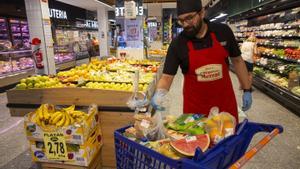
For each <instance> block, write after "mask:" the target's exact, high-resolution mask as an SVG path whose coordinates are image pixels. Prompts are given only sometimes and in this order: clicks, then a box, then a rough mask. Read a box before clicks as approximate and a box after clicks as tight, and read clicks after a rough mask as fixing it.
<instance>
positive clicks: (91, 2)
mask: <svg viewBox="0 0 300 169" xmlns="http://www.w3.org/2000/svg"><path fill="white" fill-rule="evenodd" d="M57 1H60V2H63V3H66V4H69V5H73V6H77V7H80V8H84V9H87V10H90V11H96V10H97V7H101V6H104V5H102V4H101V3H99V2H96V1H95V0H57Z"/></svg>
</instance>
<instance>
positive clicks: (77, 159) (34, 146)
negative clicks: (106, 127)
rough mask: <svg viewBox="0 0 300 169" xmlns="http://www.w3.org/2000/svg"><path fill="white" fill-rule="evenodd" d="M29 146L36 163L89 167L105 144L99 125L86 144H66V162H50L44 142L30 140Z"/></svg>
mask: <svg viewBox="0 0 300 169" xmlns="http://www.w3.org/2000/svg"><path fill="white" fill-rule="evenodd" d="M29 144H30V150H31V155H32V160H33V161H34V162H47V163H57V164H68V165H77V166H89V164H90V162H91V161H92V160H93V158H94V157H95V155H96V154H99V151H100V149H101V147H102V144H103V143H102V133H101V130H100V125H98V127H97V128H96V129H95V131H94V132H93V133H92V135H91V137H90V138H88V140H87V141H86V142H85V143H84V144H82V145H79V144H70V143H67V144H66V146H67V154H68V160H65V161H59V160H49V159H48V158H47V155H46V152H45V151H46V149H45V145H44V142H43V141H34V140H30V141H29Z"/></svg>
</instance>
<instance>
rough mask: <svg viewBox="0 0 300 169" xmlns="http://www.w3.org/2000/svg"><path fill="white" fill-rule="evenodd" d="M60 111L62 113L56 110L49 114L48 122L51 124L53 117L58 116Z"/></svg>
mask: <svg viewBox="0 0 300 169" xmlns="http://www.w3.org/2000/svg"><path fill="white" fill-rule="evenodd" d="M61 113H62V112H60V111H57V112H55V113H54V114H51V117H50V120H49V123H50V124H53V120H54V119H55V117H56V116H58V115H59V114H61Z"/></svg>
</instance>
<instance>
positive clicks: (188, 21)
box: [177, 12, 199, 26]
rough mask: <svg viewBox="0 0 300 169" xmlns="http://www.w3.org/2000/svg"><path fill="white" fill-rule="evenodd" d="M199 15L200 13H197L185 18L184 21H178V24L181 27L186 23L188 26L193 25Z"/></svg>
mask: <svg viewBox="0 0 300 169" xmlns="http://www.w3.org/2000/svg"><path fill="white" fill-rule="evenodd" d="M198 14H199V12H197V13H195V14H194V15H190V16H187V17H185V18H184V19H178V21H177V23H178V24H179V25H180V26H183V25H184V23H187V24H189V25H190V24H192V22H193V20H194V18H195V16H197V15H198Z"/></svg>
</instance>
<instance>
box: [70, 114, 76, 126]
mask: <svg viewBox="0 0 300 169" xmlns="http://www.w3.org/2000/svg"><path fill="white" fill-rule="evenodd" d="M69 118H70V124H71V125H72V124H74V122H75V120H74V118H73V117H72V116H71V115H69Z"/></svg>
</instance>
